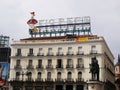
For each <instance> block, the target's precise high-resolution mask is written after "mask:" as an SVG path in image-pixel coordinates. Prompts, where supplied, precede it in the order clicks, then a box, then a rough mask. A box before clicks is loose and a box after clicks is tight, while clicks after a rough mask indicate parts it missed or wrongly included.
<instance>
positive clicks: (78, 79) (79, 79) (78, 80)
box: [76, 78, 84, 82]
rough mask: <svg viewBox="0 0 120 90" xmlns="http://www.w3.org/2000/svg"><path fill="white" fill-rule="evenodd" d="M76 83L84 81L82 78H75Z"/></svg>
mask: <svg viewBox="0 0 120 90" xmlns="http://www.w3.org/2000/svg"><path fill="white" fill-rule="evenodd" d="M76 82H84V79H83V78H77V79H76Z"/></svg>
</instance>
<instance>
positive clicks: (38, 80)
mask: <svg viewBox="0 0 120 90" xmlns="http://www.w3.org/2000/svg"><path fill="white" fill-rule="evenodd" d="M35 82H43V79H42V78H39V77H38V78H36V79H35Z"/></svg>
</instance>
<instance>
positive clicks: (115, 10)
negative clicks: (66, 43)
mask: <svg viewBox="0 0 120 90" xmlns="http://www.w3.org/2000/svg"><path fill="white" fill-rule="evenodd" d="M0 11H1V13H0V20H1V22H0V24H1V25H0V34H3V35H7V36H10V38H11V39H15V40H19V39H21V38H26V37H29V33H28V25H27V24H26V22H27V20H28V19H29V18H30V14H29V13H30V12H31V11H35V13H36V16H35V18H36V19H38V20H40V19H54V18H55V19H56V18H67V17H82V16H90V17H91V24H92V33H93V34H96V35H99V36H104V38H105V40H106V42H107V44H108V46H109V47H110V49H111V51H112V53H113V55H114V56H115V60H117V55H118V53H120V18H119V16H120V0H1V2H0Z"/></svg>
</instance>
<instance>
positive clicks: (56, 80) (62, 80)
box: [55, 78, 64, 83]
mask: <svg viewBox="0 0 120 90" xmlns="http://www.w3.org/2000/svg"><path fill="white" fill-rule="evenodd" d="M55 82H58V83H60V82H64V79H62V78H57V79H55Z"/></svg>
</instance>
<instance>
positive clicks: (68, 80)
mask: <svg viewBox="0 0 120 90" xmlns="http://www.w3.org/2000/svg"><path fill="white" fill-rule="evenodd" d="M65 81H66V82H74V79H73V78H67V79H65Z"/></svg>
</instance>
